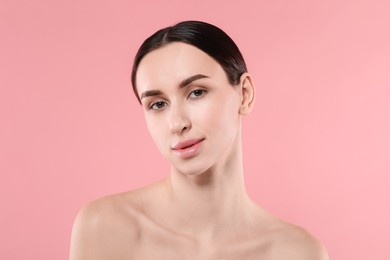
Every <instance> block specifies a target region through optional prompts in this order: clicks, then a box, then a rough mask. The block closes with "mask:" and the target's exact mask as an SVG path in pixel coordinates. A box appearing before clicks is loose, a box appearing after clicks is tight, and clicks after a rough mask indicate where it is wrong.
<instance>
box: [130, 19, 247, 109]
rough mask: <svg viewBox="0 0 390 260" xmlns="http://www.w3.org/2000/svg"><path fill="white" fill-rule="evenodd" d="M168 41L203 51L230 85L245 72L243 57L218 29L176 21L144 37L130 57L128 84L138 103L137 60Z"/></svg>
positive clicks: (194, 22)
mask: <svg viewBox="0 0 390 260" xmlns="http://www.w3.org/2000/svg"><path fill="white" fill-rule="evenodd" d="M172 42H183V43H187V44H190V45H193V46H195V47H196V48H198V49H200V50H202V51H203V52H205V53H207V54H208V55H209V56H210V57H212V58H213V59H214V60H216V61H217V62H218V63H219V64H220V65H221V66H222V68H223V70H224V71H225V73H226V75H227V77H228V80H229V82H230V84H232V85H237V84H238V83H239V81H240V77H241V75H242V74H243V73H244V72H247V68H246V64H245V61H244V58H243V56H242V54H241V52H240V50H239V49H238V47H237V45H236V44H235V43H234V41H233V40H232V39H231V38H230V37H229V36H228V35H227V34H226V33H225V32H224V31H222V30H221V29H220V28H218V27H216V26H214V25H212V24H209V23H205V22H200V21H184V22H180V23H178V24H176V25H174V26H169V27H166V28H163V29H160V30H158V31H157V32H155V33H154V34H153V35H152V36H150V37H149V38H147V39H146V40H145V41H144V42H143V43H142V45H141V47H140V48H139V50H138V52H137V54H136V56H135V58H134V64H133V69H132V73H131V83H132V85H133V90H134V93H135V95H136V96H137V99H138V101H139V102H140V103H141V100H140V97H139V94H138V91H137V86H136V75H137V69H138V66H139V64H140V62H141V60H142V59H143V58H144V57H145V55H147V54H148V53H149V52H151V51H153V50H156V49H158V48H160V47H162V46H165V45H167V44H169V43H172Z"/></svg>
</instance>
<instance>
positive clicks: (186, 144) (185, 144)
mask: <svg viewBox="0 0 390 260" xmlns="http://www.w3.org/2000/svg"><path fill="white" fill-rule="evenodd" d="M203 140H204V138H203V139H190V140H186V141H183V142H180V143H178V144H176V145H175V146H174V147H172V150H181V149H186V148H189V147H191V146H193V145H195V144H197V143H199V142H201V141H203Z"/></svg>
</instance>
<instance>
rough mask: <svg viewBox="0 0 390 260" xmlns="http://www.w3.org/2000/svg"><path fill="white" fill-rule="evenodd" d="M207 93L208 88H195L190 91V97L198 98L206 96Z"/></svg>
mask: <svg viewBox="0 0 390 260" xmlns="http://www.w3.org/2000/svg"><path fill="white" fill-rule="evenodd" d="M205 93H206V90H204V89H195V90H193V91H191V92H190V94H189V95H188V97H190V98H194V99H197V98H200V97H202V96H204V94H205Z"/></svg>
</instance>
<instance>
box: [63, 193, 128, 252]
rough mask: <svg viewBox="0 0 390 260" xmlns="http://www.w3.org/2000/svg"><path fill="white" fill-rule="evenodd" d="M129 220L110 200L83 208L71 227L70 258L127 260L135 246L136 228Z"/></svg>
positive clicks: (93, 203) (100, 201)
mask: <svg viewBox="0 0 390 260" xmlns="http://www.w3.org/2000/svg"><path fill="white" fill-rule="evenodd" d="M124 219H125V220H126V221H124ZM131 219H132V218H131V217H130V216H128V215H126V216H124V215H123V214H122V213H121V211H120V210H118V207H117V205H113V203H111V202H110V201H105V200H99V201H95V202H92V203H90V204H88V205H86V206H84V207H83V208H82V209H81V210H80V212H79V213H78V215H77V217H76V219H75V221H74V224H73V229H72V236H71V243H70V256H69V259H70V260H89V259H91V260H100V259H122V258H123V257H124V256H126V258H129V255H130V254H131V253H132V252H131V251H132V249H133V247H134V245H135V244H136V243H135V242H136V241H135V240H136V239H135V237H136V232H135V231H136V228H135V225H134V221H132V220H131Z"/></svg>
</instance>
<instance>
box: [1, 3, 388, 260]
mask: <svg viewBox="0 0 390 260" xmlns="http://www.w3.org/2000/svg"><path fill="white" fill-rule="evenodd" d="M184 2H185V3H184ZM389 3H390V2H389V1H382V2H380V1H336V0H334V1H311V0H307V1H288V0H284V1H255V0H254V1H243V0H240V1H222V0H221V1H206V0H202V1H161V2H158V1H150V0H144V1H139V2H134V1H96V0H84V1H65V0H64V1H53V0H41V1H28V0H25V1H21V0H1V2H0V45H1V48H0V124H1V127H0V174H1V179H0V209H1V213H0V259H39V260H45V259H47V260H49V259H50V260H52V259H67V258H68V250H69V240H70V232H71V227H72V223H73V220H74V217H75V215H76V213H77V212H78V210H79V209H80V207H81V206H82V205H83V204H85V203H87V202H88V201H90V200H93V199H95V198H97V197H100V196H103V195H106V194H109V193H117V192H121V191H125V190H129V189H133V188H136V187H140V186H143V185H146V184H148V183H151V182H153V181H155V180H158V179H160V178H162V177H164V176H165V175H166V174H167V171H168V169H169V168H168V165H167V163H166V162H165V161H164V160H163V159H162V158H161V156H160V155H159V153H158V151H157V149H156V148H155V147H154V144H153V143H152V141H151V139H150V137H149V135H148V133H147V130H146V127H145V124H144V119H143V114H142V112H141V108H140V107H139V105H138V104H137V102H136V99H135V97H134V95H133V94H132V89H131V85H130V79H129V78H130V68H131V64H132V58H133V56H134V54H135V51H136V50H137V48H138V46H139V45H140V44H141V42H142V41H143V40H144V39H145V38H146V37H147V36H149V35H150V34H151V33H152V32H154V31H155V30H157V29H159V28H160V27H163V26H167V25H170V24H173V23H176V22H178V21H181V20H187V19H199V20H205V21H209V22H211V23H214V24H216V25H218V26H220V27H221V28H223V29H224V30H225V31H226V32H227V33H228V34H230V35H231V36H232V37H233V39H234V40H235V41H236V43H237V44H238V46H239V47H240V49H241V50H242V52H243V54H244V56H245V57H246V60H247V63H248V67H249V70H250V72H251V73H252V75H253V77H254V79H255V83H256V88H257V93H256V94H257V100H256V106H255V109H254V111H253V113H252V114H251V115H250V116H248V117H247V118H245V120H244V137H243V138H244V156H245V157H244V158H245V161H244V163H245V178H246V183H247V187H248V191H249V193H250V194H251V196H252V198H253V199H254V200H255V201H256V202H258V203H259V204H261V205H263V206H264V207H265V208H266V209H268V210H269V211H271V212H273V213H274V214H276V215H278V216H280V217H282V218H285V219H287V220H289V221H291V222H294V223H296V224H299V225H302V226H304V227H306V228H307V229H308V230H310V231H311V232H312V233H313V234H314V235H316V236H317V237H318V238H320V239H321V240H322V241H323V242H324V243H325V244H326V246H327V248H328V250H329V254H330V256H331V259H334V260H336V259H340V260H341V259H344V260H346V259H354V260H360V259H361V260H363V259H370V260H371V259H372V260H385V259H386V260H388V259H390V247H389V235H390V202H389V197H390V196H389V195H390V192H389V186H390V177H389V174H390V158H389V157H390V156H389V155H390V76H389V74H390V47H389V46H390V18H389V17H390V15H389V13H390V4H389Z"/></svg>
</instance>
